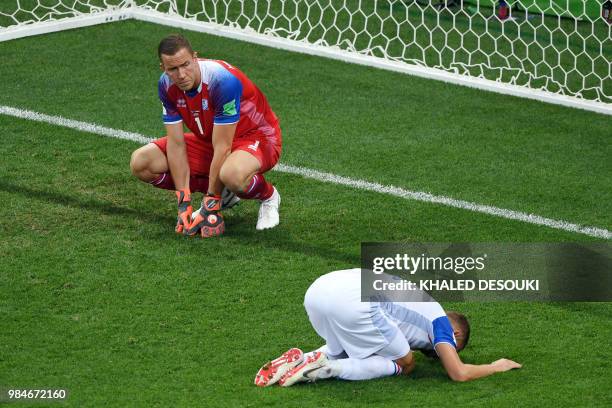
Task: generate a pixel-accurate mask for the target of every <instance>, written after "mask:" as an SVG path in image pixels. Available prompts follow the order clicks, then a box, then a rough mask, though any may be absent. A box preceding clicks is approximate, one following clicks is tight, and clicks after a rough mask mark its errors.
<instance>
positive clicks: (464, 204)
mask: <svg viewBox="0 0 612 408" xmlns="http://www.w3.org/2000/svg"><path fill="white" fill-rule="evenodd" d="M0 114H3V115H8V116H14V117H17V118H21V119H28V120H33V121H37V122H45V123H49V124H52V125H57V126H62V127H67V128H70V129H75V130H80V131H83V132H87V133H93V134H97V135H101V136H107V137H113V138H116V139H123V140H130V141H133V142H138V143H148V142H150V141H151V140H152V139H151V138H149V137H146V136H144V135H141V134H139V133H132V132H126V131H124V130H119V129H112V128H107V127H103V126H99V125H96V124H93V123H87V122H81V121H78V120H72V119H66V118H63V117H61V116H51V115H46V114H44V113H38V112H33V111H29V110H24V109H17V108H13V107H10V106H2V105H0ZM274 170H276V171H280V172H282V173H289V174H295V175H299V176H302V177H305V178H309V179H313V180H318V181H322V182H325V183H332V184H339V185H343V186H347V187H352V188H356V189H359V190H365V191H373V192H376V193H380V194H388V195H391V196H395V197H400V198H404V199H409V200H416V201H422V202H426V203H433V204H441V205H445V206H449V207H455V208H460V209H463V210H469V211H474V212H478V213H482V214H489V215H493V216H496V217H500V218H506V219H510V220H517V221H522V222H526V223H529V224H535V225H542V226H546V227H550V228H554V229H558V230H563V231H568V232H575V233H577V234H583V235H588V236H591V237H596V238H604V239H612V232H610V231H608V230H607V229H605V228H599V227H589V226H582V225H578V224H573V223H571V222H567V221H562V220H553V219H550V218H545V217H541V216H539V215H535V214H527V213H523V212H519V211H513V210H507V209H504V208H499V207H493V206H489V205H482V204H476V203H471V202H469V201H463V200H456V199H454V198H450V197H445V196H437V195H433V194H430V193H425V192H421V191H410V190H406V189H403V188H401V187H395V186H386V185H383V184H378V183H372V182H369V181H365V180H359V179H352V178H349V177H343V176H338V175H335V174H332V173H325V172H321V171H318V170H312V169H308V168H304V167H296V166H291V165H288V164H278V165H277V166H276V167H275V168H274Z"/></svg>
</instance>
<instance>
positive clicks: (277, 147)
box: [153, 128, 282, 176]
mask: <svg viewBox="0 0 612 408" xmlns="http://www.w3.org/2000/svg"><path fill="white" fill-rule="evenodd" d="M275 136H276V137H268V136H266V135H264V134H263V133H261V132H259V131H256V132H250V133H249V134H247V135H244V136H240V137H235V138H234V141H233V142H232V152H235V151H236V150H244V151H245V152H248V153H250V154H252V155H253V156H255V158H257V160H259V164H260V165H261V169H260V170H259V172H260V173H265V172H266V171H268V170H270V169H271V168H272V167H274V166H275V165H276V163H278V159H279V158H280V154H281V149H282V138H281V132H280V129H278V128H277V129H276V132H275ZM167 141H168V138H167V136H166V137H162V138H159V139H156V140H154V141H153V143H154V144H155V145H157V147H159V148H160V149H161V151H162V152H163V153H164V154H166V144H167ZM185 144H186V145H187V160H188V161H189V170H190V173H191V174H196V175H201V176H208V171H209V169H210V163H211V162H212V158H213V147H212V143H210V142H206V141H204V140H203V139H202V138H200V137H198V136H196V135H194V134H193V133H185Z"/></svg>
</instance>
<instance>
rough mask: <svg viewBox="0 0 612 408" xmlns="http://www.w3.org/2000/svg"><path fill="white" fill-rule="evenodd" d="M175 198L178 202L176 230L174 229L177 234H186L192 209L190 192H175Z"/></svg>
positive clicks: (186, 190)
mask: <svg viewBox="0 0 612 408" xmlns="http://www.w3.org/2000/svg"><path fill="white" fill-rule="evenodd" d="M176 198H177V200H178V216H177V217H176V228H175V229H174V230H175V231H176V233H177V234H186V233H187V230H188V228H189V224H190V222H191V213H192V212H193V208H192V207H191V192H190V191H189V189H185V190H178V191H176Z"/></svg>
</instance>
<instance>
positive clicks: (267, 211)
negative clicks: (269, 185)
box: [256, 187, 281, 231]
mask: <svg viewBox="0 0 612 408" xmlns="http://www.w3.org/2000/svg"><path fill="white" fill-rule="evenodd" d="M280 202H281V198H280V194H278V190H277V189H276V187H274V192H273V193H272V195H271V196H270V198H268V199H267V200H262V202H261V205H260V206H259V217H258V218H257V227H256V228H257V229H258V230H260V231H261V230H265V229H268V228H274V227H276V226H277V225H278V223H279V217H278V207H279V206H280Z"/></svg>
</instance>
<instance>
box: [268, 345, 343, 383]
mask: <svg viewBox="0 0 612 408" xmlns="http://www.w3.org/2000/svg"><path fill="white" fill-rule="evenodd" d="M328 362H329V361H328V360H327V357H326V356H325V354H324V353H322V352H320V351H315V352H314V353H313V354H312V355H310V356H308V358H307V359H306V361H304V362H303V363H302V364H300V365H298V366H296V367H295V368H293V369H292V370H289V371H288V372H287V374H285V375H284V376H283V378H281V379H280V381H279V382H278V383H279V384H280V386H281V387H290V386H292V385H293V384H297V383H299V382H314V381H315V380H318V379H323V378H330V377H331V376H332V370H331V367H328Z"/></svg>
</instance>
